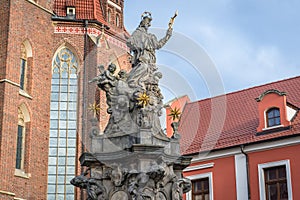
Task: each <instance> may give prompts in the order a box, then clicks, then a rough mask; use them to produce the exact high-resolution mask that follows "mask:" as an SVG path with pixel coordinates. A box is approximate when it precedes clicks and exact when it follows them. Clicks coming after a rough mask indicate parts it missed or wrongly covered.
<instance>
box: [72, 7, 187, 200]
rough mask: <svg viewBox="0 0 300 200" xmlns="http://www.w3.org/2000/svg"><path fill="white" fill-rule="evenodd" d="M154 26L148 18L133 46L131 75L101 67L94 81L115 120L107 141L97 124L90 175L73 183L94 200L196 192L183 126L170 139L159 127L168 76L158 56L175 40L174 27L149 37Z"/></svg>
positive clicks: (167, 199)
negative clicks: (187, 172) (184, 152)
mask: <svg viewBox="0 0 300 200" xmlns="http://www.w3.org/2000/svg"><path fill="white" fill-rule="evenodd" d="M174 18H175V16H174V17H173V18H172V19H171V22H170V23H171V24H172V23H173V21H174ZM151 20H152V18H151V14H150V13H149V12H145V13H144V14H143V16H142V21H141V23H140V25H139V27H138V28H137V29H136V31H134V32H133V34H132V36H131V37H130V38H129V39H128V41H127V44H128V47H129V48H130V50H131V52H132V54H133V59H132V70H131V71H130V72H129V74H128V75H127V74H126V72H124V71H120V73H119V74H118V76H117V77H115V76H114V75H113V73H114V71H115V66H113V65H110V66H109V67H108V70H106V71H105V70H104V68H103V67H100V71H101V74H100V75H99V76H97V77H95V78H94V79H93V80H91V82H95V81H96V82H97V85H98V86H99V88H100V89H102V90H104V91H105V92H106V97H107V104H108V110H107V112H108V113H109V114H110V119H109V122H108V125H107V127H106V128H105V130H104V134H102V135H100V134H99V133H100V131H99V130H98V129H97V124H95V123H94V124H93V125H92V126H93V127H92V128H91V133H90V137H91V140H92V145H91V152H90V153H84V154H82V155H81V157H80V162H81V165H82V166H86V167H87V171H85V172H84V173H83V174H82V175H80V176H77V177H75V178H74V179H73V180H72V181H71V183H72V184H73V185H74V186H76V187H80V188H82V189H84V190H86V191H87V194H88V199H89V200H98V199H103V200H181V199H182V194H183V193H185V192H187V191H189V190H190V186H191V183H190V181H189V180H187V179H185V178H183V177H182V170H183V169H184V168H185V167H187V166H188V165H189V164H190V160H191V157H183V156H180V147H179V140H180V135H179V133H178V130H177V123H173V130H174V134H173V137H172V138H168V137H167V136H166V135H165V134H164V132H163V131H162V129H161V125H160V121H159V117H160V115H161V114H162V111H161V109H162V108H163V107H162V99H163V96H162V94H161V91H160V89H159V86H158V82H159V79H161V77H162V74H161V73H160V72H159V71H158V69H157V66H156V57H155V50H157V49H159V48H161V47H162V46H163V45H164V44H165V43H166V42H167V41H168V40H169V38H170V37H171V34H172V26H171V25H169V29H168V31H167V33H166V36H165V37H163V38H162V39H161V40H157V38H156V36H155V35H153V34H150V33H148V32H147V30H148V27H149V26H150V22H151ZM91 121H92V122H94V121H95V120H91Z"/></svg>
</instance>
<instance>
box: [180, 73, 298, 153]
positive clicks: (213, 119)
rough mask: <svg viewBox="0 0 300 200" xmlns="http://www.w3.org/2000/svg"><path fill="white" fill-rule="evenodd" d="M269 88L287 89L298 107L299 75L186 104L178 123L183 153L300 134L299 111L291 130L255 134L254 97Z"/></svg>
mask: <svg viewBox="0 0 300 200" xmlns="http://www.w3.org/2000/svg"><path fill="white" fill-rule="evenodd" d="M269 89H277V90H279V91H283V92H286V93H287V94H286V98H287V102H288V103H290V104H292V105H294V106H296V107H297V108H300V76H298V77H294V78H290V79H287V80H282V81H278V82H274V83H269V84H266V85H261V86H257V87H253V88H249V89H245V90H241V91H237V92H233V93H230V94H227V95H224V96H219V97H214V98H209V99H204V100H200V101H197V102H192V103H188V104H187V105H186V106H185V109H184V111H183V113H182V116H181V119H180V124H179V132H180V133H181V136H182V137H181V151H182V154H185V155H187V154H195V153H199V152H203V151H209V150H216V149H222V148H227V147H232V146H237V145H241V144H249V143H253V142H259V141H264V140H268V139H273V138H278V137H282V136H290V135H295V134H300V114H299V113H298V114H297V116H296V117H295V118H294V120H293V122H292V126H291V128H290V129H288V130H284V131H278V132H273V133H269V134H264V135H259V136H258V135H256V128H257V127H258V123H259V119H258V102H256V100H255V98H257V97H258V96H259V95H260V94H262V93H263V92H265V91H266V90H269Z"/></svg>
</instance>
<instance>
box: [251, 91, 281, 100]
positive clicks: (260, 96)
mask: <svg viewBox="0 0 300 200" xmlns="http://www.w3.org/2000/svg"><path fill="white" fill-rule="evenodd" d="M270 93H275V94H278V95H279V96H285V95H286V92H280V91H279V90H275V89H271V90H267V91H265V92H263V93H262V94H261V95H259V97H257V98H255V100H256V101H257V102H260V101H261V100H262V99H263V98H264V97H265V96H266V95H267V94H270Z"/></svg>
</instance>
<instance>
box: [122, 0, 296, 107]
mask: <svg viewBox="0 0 300 200" xmlns="http://www.w3.org/2000/svg"><path fill="white" fill-rule="evenodd" d="M299 9H300V1H299V0H263V1H262V0H243V1H241V0H218V1H216V0H210V1H203V0H163V1H158V0H156V1H155V0H152V1H149V0H143V1H142V0H126V1H125V2H124V23H125V27H126V29H127V30H128V31H129V32H130V33H131V32H132V31H134V30H135V29H136V27H137V26H138V24H139V22H140V19H141V14H142V13H143V12H144V11H149V12H151V13H152V18H153V20H152V28H151V29H150V30H149V32H151V33H154V34H155V35H156V36H157V37H158V38H162V37H163V36H164V34H165V31H166V30H167V28H168V23H169V20H170V17H172V16H173V15H174V13H175V11H176V10H178V16H177V17H176V19H175V22H174V25H173V35H172V37H171V39H170V40H169V41H168V43H167V44H166V45H165V46H164V47H163V48H162V49H160V50H158V51H157V65H158V66H159V70H160V71H161V72H162V73H163V78H162V80H161V81H160V86H161V89H162V92H163V95H164V96H165V99H164V102H167V101H169V100H171V99H173V98H177V97H180V96H182V95H186V94H187V95H189V97H190V98H191V100H192V101H196V100H200V99H204V98H210V97H213V96H217V95H222V94H226V93H230V92H234V91H238V90H242V89H246V88H250V87H253V86H257V85H261V84H265V83H270V82H274V81H278V80H282V79H287V78H291V77H295V76H299V75H300V56H299V53H300V12H299Z"/></svg>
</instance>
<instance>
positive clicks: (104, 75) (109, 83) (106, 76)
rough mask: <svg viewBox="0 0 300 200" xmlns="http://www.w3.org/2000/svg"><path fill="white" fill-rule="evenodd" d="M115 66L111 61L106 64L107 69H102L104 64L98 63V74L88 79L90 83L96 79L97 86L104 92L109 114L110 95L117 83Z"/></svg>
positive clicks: (113, 92)
mask: <svg viewBox="0 0 300 200" xmlns="http://www.w3.org/2000/svg"><path fill="white" fill-rule="evenodd" d="M116 68H117V67H116V65H115V64H112V63H111V64H110V65H108V68H107V70H104V66H103V65H100V66H99V67H98V69H99V72H100V74H99V75H98V76H97V77H95V78H93V79H92V80H90V81H89V82H90V83H92V82H96V81H97V85H98V87H99V88H101V89H102V90H104V91H105V92H106V103H107V105H108V109H107V112H108V113H109V114H111V108H110V107H111V104H112V103H111V96H112V95H114V94H115V87H116V84H117V78H116V77H115V76H114V73H115V71H116Z"/></svg>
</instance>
